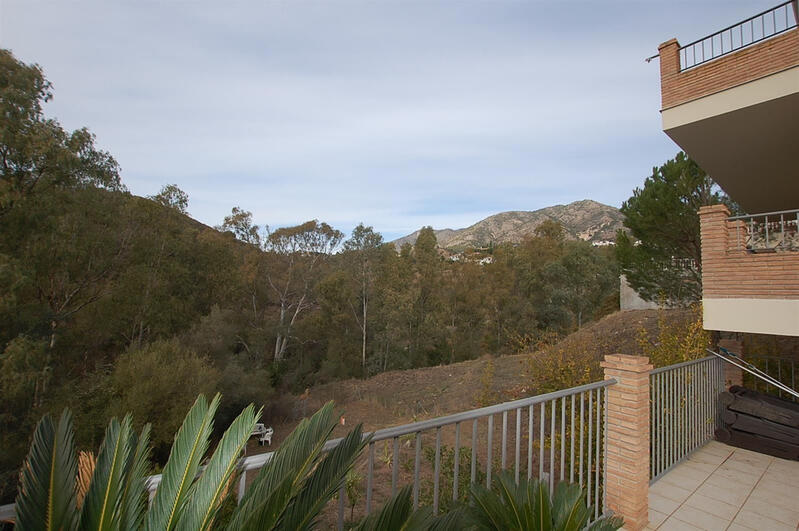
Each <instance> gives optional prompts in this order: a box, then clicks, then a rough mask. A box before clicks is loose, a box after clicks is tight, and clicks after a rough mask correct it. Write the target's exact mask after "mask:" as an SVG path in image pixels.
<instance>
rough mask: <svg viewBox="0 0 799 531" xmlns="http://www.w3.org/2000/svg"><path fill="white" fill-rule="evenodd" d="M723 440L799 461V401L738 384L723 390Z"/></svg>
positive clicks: (719, 433) (720, 436) (718, 433)
mask: <svg viewBox="0 0 799 531" xmlns="http://www.w3.org/2000/svg"><path fill="white" fill-rule="evenodd" d="M719 400H720V401H721V408H722V414H721V419H722V420H723V421H724V424H725V426H724V427H723V428H719V429H717V430H716V439H718V440H719V441H721V442H723V443H727V444H731V445H732V446H737V447H739V448H746V449H747V450H753V451H755V452H759V453H763V454H768V455H773V456H775V457H781V458H783V459H792V460H794V461H799V404H796V403H794V402H790V401H788V400H783V399H781V398H777V397H776V396H770V395H764V394H762V393H758V392H756V391H752V390H751V389H746V388H745V387H739V386H737V385H735V386H732V387H730V390H729V392H726V393H721V396H720V398H719Z"/></svg>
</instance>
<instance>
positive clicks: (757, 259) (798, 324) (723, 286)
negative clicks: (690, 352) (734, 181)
mask: <svg viewBox="0 0 799 531" xmlns="http://www.w3.org/2000/svg"><path fill="white" fill-rule="evenodd" d="M729 215H730V213H729V211H728V210H727V207H726V206H724V205H713V206H709V207H703V208H702V209H700V211H699V216H700V220H701V236H702V300H703V314H704V326H705V328H706V329H708V330H722V331H738V332H749V333H759V334H776V335H786V336H799V253H797V252H780V253H763V254H759V253H750V252H747V251H746V250H744V249H742V248H739V243H738V229H739V226H740V224H741V222H740V221H728V219H727V218H728V217H729ZM744 233H745V232H744V230H743V228H741V234H742V235H743V234H744ZM742 237H743V236H742Z"/></svg>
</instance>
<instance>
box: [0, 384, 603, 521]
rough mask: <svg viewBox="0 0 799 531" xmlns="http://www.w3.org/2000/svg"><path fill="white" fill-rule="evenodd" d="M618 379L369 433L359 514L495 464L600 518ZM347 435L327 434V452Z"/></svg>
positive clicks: (488, 473)
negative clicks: (409, 489)
mask: <svg viewBox="0 0 799 531" xmlns="http://www.w3.org/2000/svg"><path fill="white" fill-rule="evenodd" d="M615 383H616V381H615V380H605V381H602V382H596V383H592V384H587V385H582V386H578V387H573V388H571V389H565V390H561V391H556V392H553V393H547V394H542V395H538V396H533V397H529V398H523V399H521V400H515V401H512V402H506V403H503V404H497V405H494V406H489V407H483V408H479V409H473V410H471V411H464V412H461V413H455V414H453V415H447V416H444V417H438V418H434V419H430V420H423V421H420V422H414V423H411V424H405V425H402V426H395V427H391V428H385V429H382V430H377V431H375V432H372V433H371V434H367V436H369V435H370V436H371V441H370V442H369V445H368V449H367V452H366V456H365V458H364V459H362V460H361V462H359V463H357V465H356V469H358V470H361V471H363V472H364V477H365V481H366V488H365V490H366V493H365V494H366V495H365V502H364V507H361V508H359V511H358V513H359V515H364V514H368V513H370V512H371V511H372V510H373V509H375V508H376V507H377V504H378V502H380V503H382V501H385V499H387V498H388V496H390V495H393V494H395V493H396V492H397V490H398V489H399V487H400V484H409V483H412V484H413V506H414V508H418V507H419V506H420V505H423V504H429V505H431V506H432V508H433V511H434V512H438V511H439V509H440V508H441V505H442V502H445V501H446V502H449V499H447V500H444V499H443V498H442V487H443V483H446V484H447V487H448V491H449V490H451V493H449V492H448V495H449V496H451V498H450V499H451V500H458V499H463V496H464V495H465V493H466V492H468V485H469V484H471V483H475V482H477V481H483V482H485V484H486V485H487V486H490V485H491V482H492V475H493V474H494V473H495V472H496V471H498V470H512V471H513V473H514V475H515V477H516V480H517V481H518V480H519V478H520V477H521V476H522V475H523V474H526V476H527V478H528V479H529V478H532V477H537V478H539V479H544V480H546V481H548V482H549V485H550V487H551V488H552V487H554V486H555V484H556V483H557V482H560V481H567V480H568V481H569V482H576V483H578V484H579V485H580V487H582V488H583V489H584V492H585V496H586V502H587V503H588V505H589V506H590V507H592V509H593V517H594V518H598V517H599V516H600V515H602V514H604V513H605V509H606V507H605V496H604V493H605V485H604V466H605V456H606V437H605V433H606V430H605V425H606V418H607V417H606V415H607V398H608V395H607V389H608V387H609V386H611V385H613V384H615ZM340 441H341V439H334V440H330V441H328V442H327V443H326V444H325V447H324V449H325V451H329V450H331V449H333V448H334V447H335V446H336V445H337V444H339V442H340ZM448 442H451V444H452V448H451V450H452V452H451V453H448V454H449V455H451V456H452V463H451V464H452V467H451V468H447V469H445V468H444V461H443V460H442V451H443V450H445V449H446V450H449V447H448V446H447V443H448ZM378 450H381V454H380V455H379V456H377V455H376V454H377V452H378ZM423 450H424V453H425V454H426V455H427V456H429V457H430V458H431V459H430V461H431V463H430V464H429V466H424V465H423V462H422V461H423V460H422V457H423ZM427 450H429V452H428V451H427ZM462 456H463V461H461V457H462ZM271 457H272V453H271V452H270V453H265V454H260V455H255V456H251V457H247V458H244V459H242V460H241V462H240V464H239V468H240V469H241V470H242V473H241V476H240V479H239V484H238V498H239V499H241V497H242V496H243V495H244V492H245V490H246V488H247V475H248V472H250V471H254V470H257V469H259V468H261V467H263V466H264V465H265V464H266V463H267V462H268V461H269V460H270V459H271ZM376 457H377V459H376ZM380 465H383V466H380ZM363 469H365V470H363ZM160 482H161V476H160V474H158V475H154V476H150V477H148V478H147V488H148V490H149V491H150V493H151V495H152V494H154V492H155V489H156V488H157V487H158V484H159V483H160ZM388 485H390V488H388ZM423 487H429V489H426V490H429V491H430V492H429V493H428V494H429V496H426V499H425V500H422V499H421V498H422V491H423ZM345 497H346V492H345V489H344V488H342V489H341V491H340V492H339V496H338V501H337V503H336V505H337V508H336V509H335V510H336V513H337V514H336V516H335V518H336V524H337V527H338V528H339V529H342V528H343V525H344V517H345ZM13 514H14V506H13V505H6V506H3V507H0V518H3V517H5V518H6V519H8V518H10V517H12V516H13Z"/></svg>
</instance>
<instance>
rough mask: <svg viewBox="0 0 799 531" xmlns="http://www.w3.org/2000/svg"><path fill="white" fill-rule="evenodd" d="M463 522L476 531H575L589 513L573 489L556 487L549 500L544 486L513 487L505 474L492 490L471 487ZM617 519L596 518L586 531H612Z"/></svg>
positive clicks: (533, 483)
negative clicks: (466, 522)
mask: <svg viewBox="0 0 799 531" xmlns="http://www.w3.org/2000/svg"><path fill="white" fill-rule="evenodd" d="M470 502H471V503H470V505H469V507H468V508H467V509H466V510H465V515H466V517H467V521H468V523H469V524H471V526H473V527H474V528H476V529H487V530H505V529H516V530H524V531H528V530H530V531H548V530H557V531H579V530H582V529H586V525H587V523H588V519H589V518H590V514H591V513H590V511H589V510H588V507H587V505H586V503H585V499H584V497H583V492H582V489H580V487H578V486H577V485H570V484H567V483H559V484H558V487H557V488H556V489H555V493H554V495H553V496H552V497H550V493H549V488H548V487H547V485H546V483H544V482H541V481H539V480H537V479H533V480H530V481H527V480H525V479H521V480H520V481H519V484H518V485H517V484H516V482H515V481H514V478H513V476H511V475H510V474H509V473H507V472H501V473H500V474H499V475H498V478H497V482H496V484H495V488H494V490H488V489H486V488H484V487H482V486H480V485H472V488H471V496H470ZM622 524H623V521H622V520H621V519H620V518H600V519H599V520H597V521H596V522H593V523H592V524H591V525H590V526H588V527H587V529H591V530H601V531H614V530H616V529H619V528H620V527H621V526H622Z"/></svg>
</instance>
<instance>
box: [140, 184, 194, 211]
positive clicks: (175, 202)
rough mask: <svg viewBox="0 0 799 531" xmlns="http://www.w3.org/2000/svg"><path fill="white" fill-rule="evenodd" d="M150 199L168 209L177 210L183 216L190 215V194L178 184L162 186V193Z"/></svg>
mask: <svg viewBox="0 0 799 531" xmlns="http://www.w3.org/2000/svg"><path fill="white" fill-rule="evenodd" d="M149 199H152V200H153V201H155V202H156V203H159V204H161V205H163V206H165V207H167V208H172V209H174V210H177V211H178V212H180V213H181V214H186V215H188V214H189V211H188V207H189V194H187V193H186V192H184V191H183V190H181V189H180V188H178V185H176V184H167V185H164V186H162V187H161V191H160V192H158V193H157V194H155V195H153V196H150V197H149Z"/></svg>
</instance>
